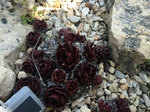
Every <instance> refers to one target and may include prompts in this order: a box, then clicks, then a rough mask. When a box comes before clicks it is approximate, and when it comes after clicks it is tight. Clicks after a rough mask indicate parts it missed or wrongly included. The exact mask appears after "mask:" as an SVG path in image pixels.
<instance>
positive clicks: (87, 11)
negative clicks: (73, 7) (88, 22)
mask: <svg viewBox="0 0 150 112" xmlns="http://www.w3.org/2000/svg"><path fill="white" fill-rule="evenodd" d="M89 12H90V10H89V8H88V7H85V8H83V9H82V17H85V16H86V15H87V14H88V13H89Z"/></svg>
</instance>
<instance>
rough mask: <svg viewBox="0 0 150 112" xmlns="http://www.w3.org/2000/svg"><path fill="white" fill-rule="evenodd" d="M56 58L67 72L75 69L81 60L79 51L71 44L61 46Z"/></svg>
mask: <svg viewBox="0 0 150 112" xmlns="http://www.w3.org/2000/svg"><path fill="white" fill-rule="evenodd" d="M55 56H56V60H57V63H58V64H59V66H60V67H62V68H63V69H65V70H71V69H73V68H74V67H75V65H76V64H77V63H78V62H79V59H80V56H79V49H78V48H77V47H75V46H73V45H72V44H71V43H65V44H62V45H59V46H58V48H57V50H56V53H55Z"/></svg>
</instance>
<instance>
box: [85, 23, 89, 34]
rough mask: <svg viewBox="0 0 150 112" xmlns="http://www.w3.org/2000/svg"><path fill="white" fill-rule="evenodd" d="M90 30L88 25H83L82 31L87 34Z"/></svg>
mask: <svg viewBox="0 0 150 112" xmlns="http://www.w3.org/2000/svg"><path fill="white" fill-rule="evenodd" d="M89 30H90V25H89V24H85V25H84V31H85V32H88V31H89Z"/></svg>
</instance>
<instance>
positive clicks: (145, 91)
mask: <svg viewBox="0 0 150 112" xmlns="http://www.w3.org/2000/svg"><path fill="white" fill-rule="evenodd" d="M139 85H140V89H141V91H142V92H144V93H147V92H148V91H149V90H150V88H149V87H148V86H146V85H144V84H139Z"/></svg>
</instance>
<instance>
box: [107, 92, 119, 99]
mask: <svg viewBox="0 0 150 112" xmlns="http://www.w3.org/2000/svg"><path fill="white" fill-rule="evenodd" d="M117 97H118V96H117V94H115V93H112V94H111V95H110V96H109V99H110V100H111V99H114V98H117Z"/></svg>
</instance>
